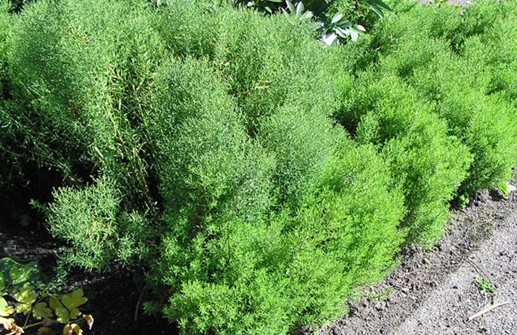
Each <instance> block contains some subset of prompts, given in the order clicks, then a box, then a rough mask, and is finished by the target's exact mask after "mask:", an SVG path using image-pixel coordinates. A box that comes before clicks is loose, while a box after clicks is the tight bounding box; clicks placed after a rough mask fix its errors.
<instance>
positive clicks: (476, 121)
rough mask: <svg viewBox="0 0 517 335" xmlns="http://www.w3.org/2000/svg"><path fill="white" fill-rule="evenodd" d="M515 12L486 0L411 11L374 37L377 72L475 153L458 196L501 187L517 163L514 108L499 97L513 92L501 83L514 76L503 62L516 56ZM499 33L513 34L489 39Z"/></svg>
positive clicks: (503, 5) (387, 25) (388, 23)
mask: <svg viewBox="0 0 517 335" xmlns="http://www.w3.org/2000/svg"><path fill="white" fill-rule="evenodd" d="M512 11H515V9H512V7H511V6H509V5H508V4H506V3H502V4H494V3H492V2H483V1H481V2H480V3H479V4H476V5H473V6H471V7H469V8H466V9H461V8H458V7H454V6H452V7H449V6H446V7H444V8H442V7H440V8H438V7H433V6H416V7H415V8H414V9H413V10H410V11H408V12H406V13H403V14H400V20H394V22H386V24H385V26H383V27H382V29H379V34H378V36H375V37H373V38H374V39H376V38H378V39H379V41H380V43H381V45H383V46H382V47H381V50H383V51H384V55H383V57H382V58H381V59H380V60H379V63H378V67H379V69H380V73H384V71H386V72H390V73H395V74H396V75H397V76H399V77H400V78H402V79H404V81H405V82H407V83H409V84H410V85H411V86H412V87H415V88H416V89H417V90H418V91H419V92H420V95H421V99H423V100H427V101H429V102H431V103H433V104H434V112H435V113H437V114H438V115H439V116H440V117H441V118H443V119H444V120H446V121H447V124H448V128H449V131H448V132H449V134H451V135H453V136H455V137H457V138H459V139H461V140H462V142H463V143H464V144H466V145H467V146H468V147H469V150H470V152H471V153H472V154H473V156H474V161H473V164H472V165H471V167H470V169H469V177H468V178H467V179H466V180H465V181H464V182H463V183H462V186H461V192H465V193H472V192H474V191H476V190H478V189H480V188H494V187H498V186H499V185H502V184H505V183H506V182H507V181H508V180H509V179H510V178H511V171H512V168H513V167H514V166H515V164H516V163H517V149H516V145H515V143H516V139H517V130H516V129H517V128H516V127H517V124H516V122H515V120H516V119H515V116H516V114H515V109H514V108H512V107H511V105H509V104H508V103H507V102H505V101H504V99H502V98H501V96H502V95H506V96H507V97H509V95H511V94H512V93H511V92H512V89H511V85H512V84H509V83H508V81H506V80H505V79H502V80H501V78H504V77H507V78H508V74H509V73H510V72H514V71H511V70H510V71H508V70H509V69H510V68H512V65H510V64H511V63H508V62H507V61H504V60H506V59H513V58H514V57H512V56H511V54H514V51H512V50H514V47H513V43H508V41H510V40H512V33H511V32H512V31H513V36H515V34H516V33H515V31H516V30H515V25H513V27H514V28H511V27H512V23H511V21H512V20H510V19H509V17H510V16H511V13H512ZM501 27H510V28H507V29H508V30H507V31H506V34H505V35H504V37H503V36H500V37H499V38H498V39H495V38H491V36H493V34H494V32H498V33H499V32H500V30H501ZM505 29H506V28H505ZM408 32H412V33H408ZM498 33H497V34H498ZM494 40H497V41H498V42H497V47H496V45H495V44H494ZM499 48H503V50H506V51H504V52H503V53H506V54H504V55H503V54H500V53H499V51H498V50H499ZM512 52H513V53H512ZM503 73H504V74H503ZM381 75H383V74H381ZM503 82H506V84H504V83H503ZM508 84H509V85H508ZM497 87H499V88H497ZM502 87H505V88H504V89H502ZM501 91H504V92H505V93H500V92H501ZM510 101H511V98H510Z"/></svg>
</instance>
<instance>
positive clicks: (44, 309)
mask: <svg viewBox="0 0 517 335" xmlns="http://www.w3.org/2000/svg"><path fill="white" fill-rule="evenodd" d="M32 315H34V317H35V318H36V319H45V318H50V317H52V310H51V309H50V308H48V306H47V304H46V303H44V302H38V303H37V304H36V305H34V307H33V308H32Z"/></svg>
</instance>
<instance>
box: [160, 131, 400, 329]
mask: <svg viewBox="0 0 517 335" xmlns="http://www.w3.org/2000/svg"><path fill="white" fill-rule="evenodd" d="M323 170H324V171H323V173H322V175H321V177H320V178H319V180H318V181H317V182H315V183H314V184H313V187H312V188H311V192H307V193H306V195H305V196H304V197H303V199H302V200H300V201H301V205H300V206H299V209H297V210H296V211H295V212H293V213H292V214H289V213H288V212H285V211H284V212H281V213H279V214H277V215H273V216H271V217H270V218H269V220H262V221H259V220H256V221H253V222H250V223H245V222H243V221H242V220H239V219H236V218H232V217H229V216H225V217H221V218H215V217H212V218H210V219H211V220H210V222H206V223H205V224H204V225H200V227H199V229H198V230H197V231H196V232H195V234H194V235H191V236H190V238H189V239H187V241H180V240H179V237H178V236H179V234H177V233H173V234H169V235H168V236H167V237H166V238H165V239H164V241H163V243H162V255H163V258H162V259H161V260H159V261H158V262H157V267H156V271H157V275H158V276H159V277H158V278H163V280H165V282H166V283H167V284H168V285H169V286H170V290H171V292H176V293H175V294H173V295H172V296H171V299H170V302H169V303H170V304H169V306H168V307H167V308H166V314H167V315H168V316H169V317H171V318H173V319H177V320H179V325H180V328H181V329H182V331H184V332H186V333H189V334H204V333H210V332H215V333H218V334H279V333H286V332H287V331H288V330H289V329H292V328H293V327H294V326H296V325H298V324H304V323H320V322H323V321H326V320H329V319H330V318H332V317H336V316H337V315H339V313H341V312H342V305H341V302H342V301H343V299H345V298H346V297H348V296H350V295H351V294H352V293H353V292H354V290H355V289H356V288H357V287H359V286H361V285H364V284H366V283H370V282H373V281H376V280H378V279H380V278H381V277H382V276H383V275H384V274H385V273H386V271H387V270H388V269H389V268H390V267H391V265H392V264H393V256H394V255H395V253H396V252H397V250H398V246H399V245H400V242H401V240H402V236H401V233H400V232H399V231H398V229H397V227H398V224H399V221H400V218H401V217H402V215H403V213H404V207H403V201H402V194H401V193H400V191H399V190H398V189H397V188H393V187H392V182H391V180H390V177H389V172H388V170H387V166H386V164H385V163H384V161H383V160H382V159H381V157H380V156H379V155H378V154H377V153H376V152H375V150H374V149H373V148H372V147H371V146H364V147H363V146H361V147H355V145H354V144H353V143H352V142H351V141H350V140H348V139H344V140H343V141H342V142H341V145H340V147H339V148H337V149H336V154H335V155H333V157H332V158H331V159H330V160H328V164H326V166H325V168H324V169H323ZM171 223H172V222H171ZM176 224H177V223H176ZM186 242H187V243H186Z"/></svg>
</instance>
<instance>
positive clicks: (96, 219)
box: [48, 177, 152, 270]
mask: <svg viewBox="0 0 517 335" xmlns="http://www.w3.org/2000/svg"><path fill="white" fill-rule="evenodd" d="M54 197H55V201H54V202H53V203H52V204H51V205H50V207H49V209H48V212H49V213H48V223H49V225H50V231H51V233H52V234H53V235H54V236H56V237H58V238H62V239H64V240H66V241H68V242H69V243H70V244H71V245H72V248H67V249H66V250H64V252H65V255H66V256H65V257H64V260H65V262H66V263H68V264H70V265H78V266H81V267H83V268H85V269H88V270H94V269H104V268H108V267H109V265H110V263H111V262H112V261H113V260H115V259H119V260H121V261H124V262H126V263H129V262H130V261H132V260H133V258H145V257H146V254H147V253H148V252H149V249H150V246H148V245H146V244H145V241H146V240H147V238H146V237H148V236H149V235H152V232H150V231H149V222H148V221H147V220H146V219H145V218H144V217H142V216H141V215H139V214H138V213H136V212H134V213H130V214H128V213H125V212H123V211H122V210H121V202H122V197H123V194H121V193H120V190H119V189H117V188H116V184H115V183H114V182H113V181H112V180H110V179H109V178H107V177H102V178H101V179H98V180H96V181H95V184H94V185H89V186H86V187H84V188H82V189H76V188H60V189H58V190H57V191H56V192H54Z"/></svg>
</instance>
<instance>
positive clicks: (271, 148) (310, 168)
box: [257, 104, 339, 207]
mask: <svg viewBox="0 0 517 335" xmlns="http://www.w3.org/2000/svg"><path fill="white" fill-rule="evenodd" d="M338 132H339V130H337V131H336V130H334V129H333V125H332V123H331V120H330V119H329V118H327V117H325V116H321V115H320V114H319V113H315V112H314V110H308V111H306V110H304V109H303V107H301V106H300V105H297V104H293V105H289V106H288V105H284V106H282V107H281V108H280V109H279V111H278V112H277V113H276V114H275V115H273V116H271V117H269V118H267V119H264V120H263V121H262V122H261V124H260V132H259V134H258V137H257V138H258V141H259V142H260V143H261V144H262V145H263V146H264V148H265V149H266V151H267V152H269V153H271V155H272V156H273V157H275V159H276V160H275V161H276V166H275V171H274V176H273V178H274V182H275V186H276V187H278V191H279V195H280V199H279V200H280V203H286V204H287V205H291V206H294V207H296V206H297V205H299V203H298V201H299V200H300V199H302V198H303V197H304V195H305V194H306V193H307V191H308V190H310V189H311V188H312V185H313V183H314V182H315V181H317V180H319V179H320V177H321V174H322V169H323V167H325V166H326V165H327V164H328V161H329V159H330V158H331V157H332V155H333V153H334V151H335V149H336V143H337V142H336V139H337V138H339V137H338V136H337V135H338Z"/></svg>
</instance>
